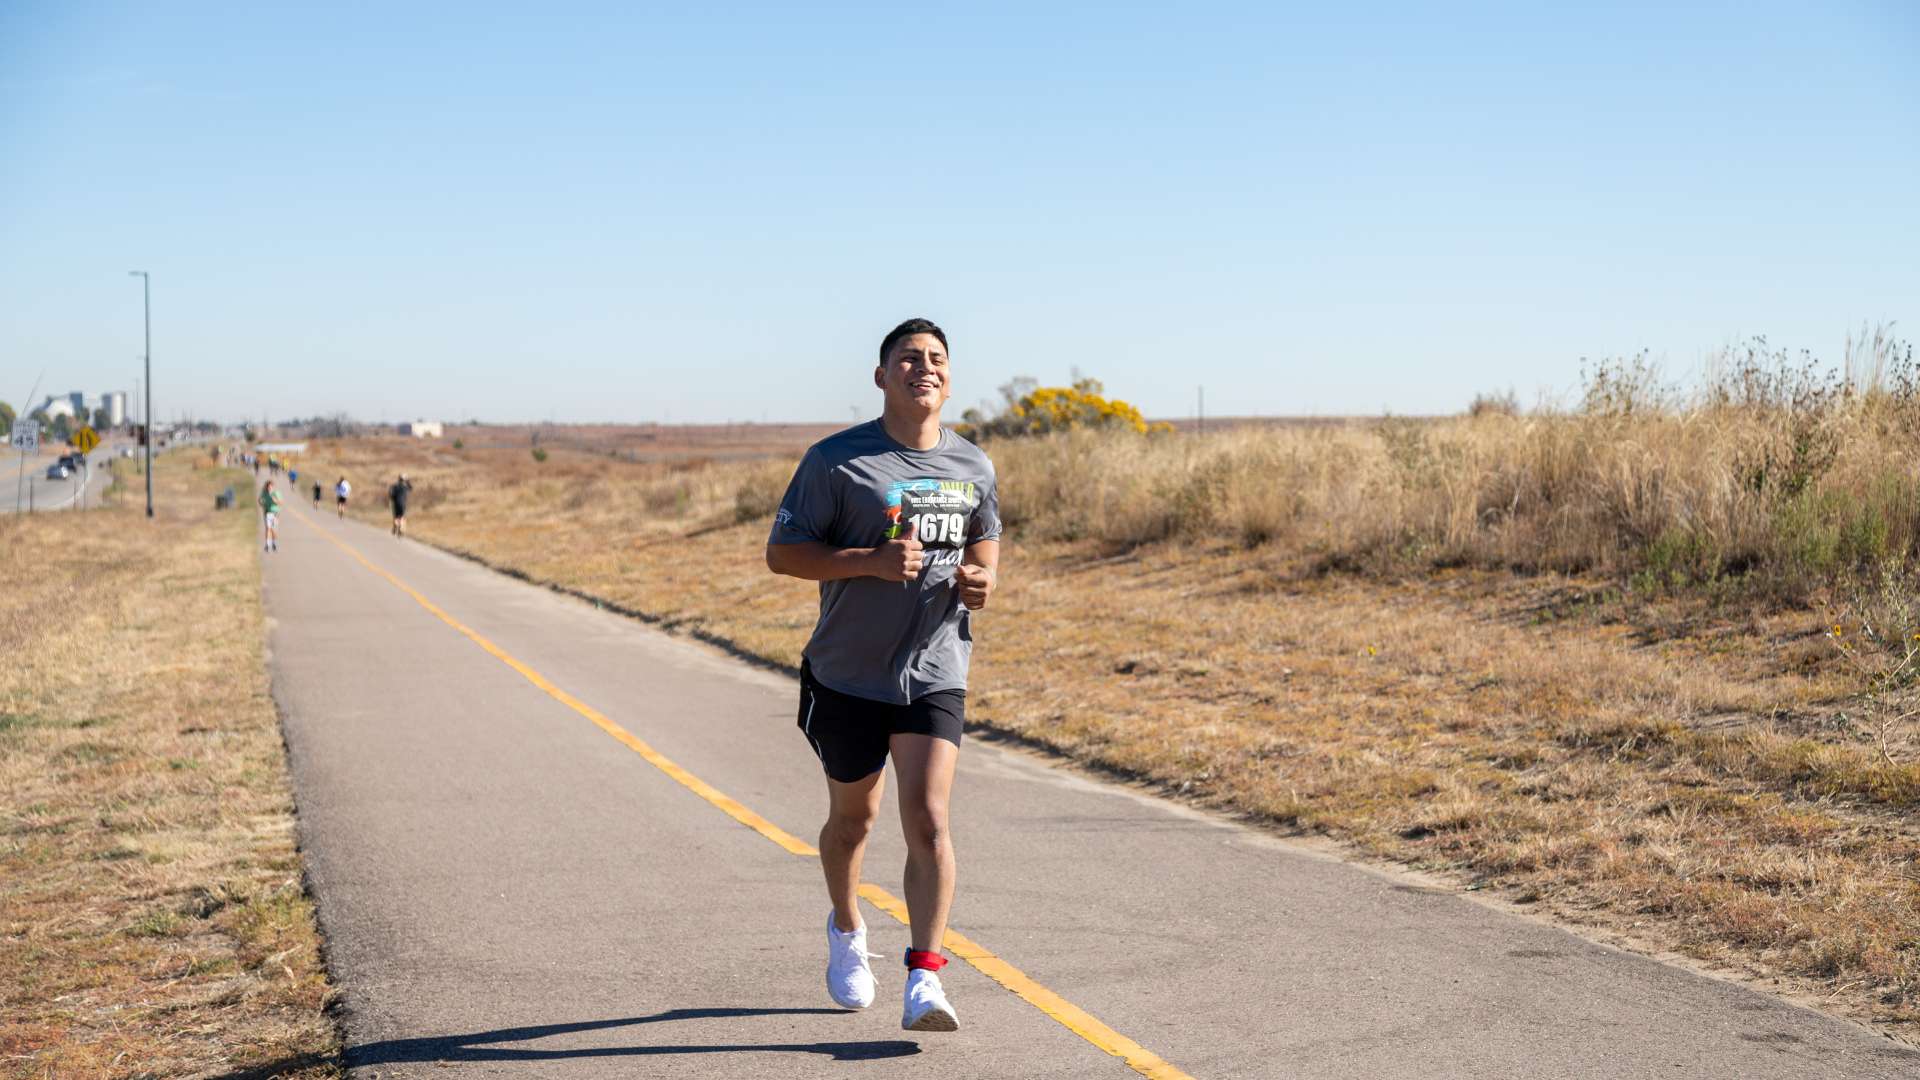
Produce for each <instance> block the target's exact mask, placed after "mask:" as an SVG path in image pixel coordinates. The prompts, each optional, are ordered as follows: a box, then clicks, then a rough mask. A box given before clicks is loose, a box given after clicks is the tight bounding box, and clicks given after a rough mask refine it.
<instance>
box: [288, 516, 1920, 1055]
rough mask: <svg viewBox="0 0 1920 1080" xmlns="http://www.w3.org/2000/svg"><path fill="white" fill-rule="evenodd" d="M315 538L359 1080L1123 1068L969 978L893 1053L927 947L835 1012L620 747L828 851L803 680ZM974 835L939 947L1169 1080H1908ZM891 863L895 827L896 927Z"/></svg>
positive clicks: (318, 671) (307, 597)
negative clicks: (820, 835) (1157, 1068)
mask: <svg viewBox="0 0 1920 1080" xmlns="http://www.w3.org/2000/svg"><path fill="white" fill-rule="evenodd" d="M293 507H294V508H293V509H292V510H291V511H290V513H289V515H288V517H289V519H290V520H289V521H288V522H287V523H286V524H285V525H283V527H282V535H283V537H284V539H283V541H282V544H283V547H282V550H281V551H280V553H278V554H277V555H271V556H267V557H266V572H265V579H266V596H267V606H268V611H269V614H270V616H271V619H272V630H271V634H272V638H271V649H272V666H273V682H274V694H275V697H276V699H277V701H278V703H279V705H280V707H281V709H282V711H283V714H284V717H285V725H286V734H287V741H288V745H289V748H290V754H291V762H292V768H293V776H294V781H295V788H296V793H297V798H298V805H299V824H300V835H301V840H302V843H303V846H304V848H305V851H306V855H307V860H308V866H309V869H310V872H311V875H312V881H313V885H314V887H315V889H316V892H317V895H318V897H319V903H320V914H321V920H322V924H323V929H324V930H325V932H326V935H327V939H328V945H329V957H330V961H331V963H332V966H333V971H334V973H335V975H336V976H337V977H338V978H339V979H340V980H341V983H342V985H343V988H344V997H345V1005H346V1010H345V1023H346V1028H347V1036H348V1044H349V1046H350V1051H349V1056H350V1062H351V1063H352V1065H353V1067H354V1074H355V1075H356V1076H366V1077H373V1076H379V1077H409V1076H414V1077H436V1078H437V1077H450V1076H514V1077H566V1078H576V1077H603V1076H604V1077H610V1076H650V1077H651V1076H669V1077H755V1078H764V1077H809V1076H833V1077H845V1076H875V1077H894V1076H907V1075H926V1076H937V1077H940V1078H941V1080H961V1078H973V1077H1111V1078H1116V1080H1117V1078H1121V1077H1127V1076H1132V1075H1134V1073H1133V1072H1130V1071H1129V1066H1128V1064H1127V1063H1126V1062H1125V1061H1123V1060H1122V1059H1121V1058H1119V1057H1115V1056H1112V1055H1110V1054H1109V1053H1108V1052H1106V1051H1105V1050H1103V1049H1101V1048H1100V1047H1098V1046H1096V1045H1094V1043H1092V1042H1089V1041H1088V1040H1087V1039H1084V1038H1082V1037H1081V1036H1080V1035H1077V1034H1075V1032H1074V1031H1071V1030H1069V1029H1068V1028H1067V1027H1065V1026H1063V1025H1062V1024H1061V1023H1059V1022H1056V1021H1055V1020H1054V1019H1052V1018H1050V1017H1049V1016H1048V1015H1047V1014H1046V1013H1043V1012H1042V1011H1041V1010H1040V1009H1039V1008H1037V1007H1035V1005H1033V1004H1030V1003H1029V1002H1028V1001H1027V1000H1023V998H1021V997H1019V996H1016V995H1015V994H1014V993H1013V992H1011V991H1009V990H1008V989H1006V988H1003V986H1001V985H999V984H997V983H995V982H993V981H990V980H989V978H988V977H987V976H986V975H984V974H982V972H981V970H978V969H976V968H975V967H972V966H968V965H966V964H962V963H955V964H954V965H953V966H952V967H949V968H948V969H947V972H948V978H947V979H946V980H945V981H946V983H947V986H948V988H949V992H950V994H951V996H952V998H953V1001H954V1003H955V1006H956V1007H957V1009H958V1010H959V1013H960V1017H961V1021H962V1029H961V1030H960V1031H959V1032H957V1033H954V1034H945V1035H941V1034H909V1033H905V1032H902V1031H901V1030H900V1029H899V1019H898V997H897V995H898V994H899V992H900V987H901V983H902V975H903V972H902V971H901V970H900V968H899V966H898V965H899V960H898V957H899V955H900V952H901V950H902V949H904V948H905V945H906V931H905V929H904V927H902V926H900V925H899V924H898V923H897V922H895V921H894V920H893V919H891V918H889V917H888V916H887V915H885V914H882V913H881V912H880V911H879V910H878V909H876V908H874V907H873V906H871V905H869V906H868V907H867V908H866V912H867V920H868V924H869V925H870V926H871V927H872V928H873V932H872V937H873V945H874V948H875V950H876V951H879V952H883V953H885V954H886V959H885V960H884V961H882V962H878V963H877V965H876V968H877V970H878V971H879V973H880V975H881V978H882V987H881V999H880V1002H879V1003H878V1004H876V1006H875V1007H874V1008H873V1009H871V1010H869V1011H867V1012H865V1013H843V1012H840V1011H839V1010H837V1009H835V1008H833V1007H832V1004H831V1002H830V1001H829V999H828V998H827V996H826V991H825V988H824V986H823V977H822V970H821V969H822V963H823V949H824V947H823V943H822V941H821V940H820V939H821V936H822V934H821V926H822V924H823V922H824V920H825V917H826V909H827V905H826V901H825V899H824V894H823V892H822V888H821V885H820V882H819V869H818V866H817V863H816V862H815V861H814V860H813V859H811V858H808V857H804V856H796V855H795V854H793V853H790V852H789V851H788V850H784V849H783V848H782V847H781V846H779V845H778V844H776V843H774V842H770V841H769V839H768V838H767V836H766V835H763V834H762V833H761V832H756V831H754V830H753V829H750V828H747V827H744V826H743V825H742V824H741V823H740V822H739V821H737V820H735V818H733V817H730V816H728V815H727V814H726V813H723V812H722V811H721V810H720V809H717V808H716V806H715V805H714V804H713V803H712V802H710V801H708V800H707V799H704V798H702V797H701V796H700V795H699V794H697V793H696V792H695V791H693V790H690V789H689V787H688V786H686V784H684V783H682V782H681V781H678V780H676V779H674V778H673V777H672V776H670V775H668V773H667V772H664V771H662V769H660V768H658V767H656V765H654V764H652V763H650V762H649V761H648V760H647V759H646V757H644V756H643V755H642V754H640V753H636V752H635V749H634V748H633V746H632V745H629V744H630V743H637V744H638V745H642V746H644V747H647V748H649V749H650V752H652V753H654V754H657V755H664V757H665V758H669V759H671V761H672V762H674V763H677V764H678V765H679V766H680V767H682V768H683V769H684V770H685V771H686V772H687V773H690V774H692V776H694V777H697V778H699V779H698V780H697V781H693V783H695V784H697V783H698V782H699V781H705V782H706V783H708V784H710V785H712V787H713V788H716V789H718V790H719V791H720V792H724V793H725V795H726V796H730V797H732V798H733V799H735V800H738V803H739V804H741V805H742V806H744V807H745V808H746V809H745V810H743V811H741V812H742V814H743V815H746V816H748V817H750V818H751V816H752V814H755V813H757V814H758V815H764V821H765V822H766V823H767V824H766V826H765V827H766V829H767V830H768V831H770V832H773V833H775V834H782V835H783V834H792V835H793V836H798V837H806V838H809V839H810V838H811V836H812V834H813V832H814V831H816V829H817V824H818V819H819V816H820V813H821V811H822V807H823V802H824V797H823V793H822V791H821V790H820V787H821V785H820V781H819V778H818V772H817V769H816V766H815V765H814V763H813V760H812V758H811V757H810V755H809V754H808V751H807V747H806V744H805V743H804V742H803V740H802V738H801V736H800V735H799V734H798V733H797V732H796V731H795V730H794V728H793V720H792V716H793V701H794V698H795V690H794V687H793V685H792V683H791V682H790V681H789V680H788V679H786V678H784V677H780V676H776V675H773V674H770V673H767V672H764V671H760V670H756V669H753V668H749V667H746V666H743V665H741V664H739V663H737V662H734V661H731V660H728V659H726V658H724V657H722V656H719V655H718V654H716V653H714V652H712V651H710V650H707V649H705V648H703V647H700V646H696V645H693V644H690V643H687V642H685V641H682V640H679V639H674V638H670V637H668V636H665V635H663V634H661V633H658V632H655V631H653V630H651V629H648V628H646V627H644V626H641V625H638V624H636V623H634V622H632V621H630V620H627V619H623V618H619V617H616V616H614V615H611V614H608V613H605V612H601V611H597V610H595V609H594V608H593V607H592V606H590V605H587V604H582V603H579V602H576V601H572V600H568V599H565V598H562V597H559V596H556V595H554V594H552V593H550V592H547V591H545V590H541V589H538V588H534V587H532V586H528V585H525V584H522V583H519V582H515V581H512V580H510V579H507V578H505V577H502V576H499V575H495V574H491V573H488V572H487V571H484V570H482V569H480V568H478V567H476V566H474V565H472V564H469V563H465V562H462V561H459V560H457V559H454V558H452V557H450V556H447V555H444V554H441V553H439V552H435V551H432V550H430V549H427V548H424V547H421V546H419V545H417V544H412V543H407V542H402V541H397V540H394V539H392V538H391V537H388V536H387V535H385V534H384V533H382V532H380V531H378V530H374V529H370V528H367V527H364V526H360V525H356V524H353V523H348V522H340V521H338V520H336V519H334V518H333V517H332V516H331V515H319V514H315V513H314V512H313V511H312V510H311V509H310V508H307V507H305V506H304V505H302V504H299V503H298V502H297V501H296V502H295V503H294V504H293ZM349 549H350V550H349ZM356 552H357V553H359V554H358V555H356V554H355V553H356ZM363 559H364V560H365V561H362V560H363ZM386 574H390V575H391V578H389V577H388V576H383V575H386ZM403 586H404V588H403ZM426 604H432V605H435V608H434V609H429V607H427V606H426ZM454 623H458V624H459V627H456V626H455V625H453V624H454ZM462 627H463V628H464V631H463V629H461V628H462ZM987 633H989V634H990V633H991V620H989V621H988V630H987ZM476 638H478V639H484V641H485V642H486V643H487V645H488V646H490V648H489V647H486V646H482V645H481V644H479V643H478V641H476ZM988 647H990V646H988ZM507 658H511V660H512V661H513V662H514V663H517V664H518V665H520V668H519V669H516V668H515V667H514V666H510V664H509V662H508V659H507ZM534 678H538V679H541V680H544V681H545V684H546V685H545V687H543V686H541V685H536V683H535V682H534V681H532V680H533V679H534ZM563 699H564V700H563ZM590 717H598V722H596V721H595V720H594V719H591V718H590ZM610 729H611V730H612V731H614V732H624V733H626V740H627V741H626V742H623V741H622V740H621V739H620V738H616V737H614V736H613V735H610V734H609V730H610ZM754 820H758V819H754ZM782 830H783V831H784V833H782ZM954 832H955V839H956V844H957V848H958V851H959V855H960V867H961V886H960V894H959V901H958V904H957V905H956V908H955V911H954V923H955V928H956V929H957V930H958V931H959V932H961V933H962V934H964V935H966V936H967V937H968V938H969V939H971V940H972V941H973V942H975V943H977V945H978V946H980V947H981V948H983V949H986V950H991V951H992V953H993V954H996V955H997V956H998V957H999V958H1000V960H1001V961H1003V962H1004V963H1005V964H1009V965H1012V966H1013V967H1015V968H1017V969H1019V971H1020V972H1024V974H1025V976H1027V977H1028V978H1030V980H1031V982H1032V985H1028V984H1025V983H1020V982H1019V981H1018V980H1016V979H1011V977H1009V981H1012V982H1014V983H1015V984H1016V985H1020V986H1022V987H1023V988H1025V989H1027V990H1028V991H1029V993H1030V996H1033V997H1035V998H1037V999H1039V1000H1041V1001H1042V1002H1048V1001H1049V1000H1050V999H1048V998H1046V997H1045V991H1051V992H1052V993H1053V994H1056V995H1058V998H1059V999H1063V1000H1064V1002H1065V1003H1067V1007H1077V1008H1078V1009H1080V1010H1084V1012H1085V1013H1086V1014H1089V1015H1090V1016H1091V1017H1093V1018H1096V1019H1097V1021H1098V1022H1104V1024H1105V1025H1108V1026H1109V1027H1110V1028H1111V1029H1112V1031H1113V1032H1116V1033H1117V1034H1118V1036H1121V1037H1125V1038H1127V1039H1130V1040H1133V1041H1134V1042H1136V1043H1137V1044H1138V1045H1139V1046H1140V1047H1143V1048H1144V1049H1145V1050H1146V1051H1148V1052H1151V1053H1152V1054H1154V1055H1158V1057H1159V1058H1161V1059H1164V1061H1165V1062H1166V1063H1168V1066H1167V1069H1166V1070H1165V1071H1163V1072H1161V1073H1159V1075H1164V1076H1180V1075H1189V1076H1194V1077H1301V1078H1342V1077H1354V1078H1361V1077H1364V1078H1369V1080H1375V1078H1400V1077H1408V1078H1411V1077H1421V1078H1435V1077H1530V1078H1545V1077H1741V1078H1746V1080H1755V1078H1768V1077H1779V1078H1793V1080H1807V1078H1816V1077H1894V1076H1907V1077H1912V1076H1915V1075H1920V1053H1916V1052H1914V1051H1912V1050H1909V1049H1905V1048H1902V1047H1899V1046H1897V1045H1895V1044H1892V1043H1889V1042H1888V1041H1886V1040H1884V1039H1881V1038H1878V1037H1876V1036H1874V1035H1872V1034H1871V1033H1869V1032H1866V1031H1864V1030H1862V1029H1860V1028H1858V1027H1855V1026H1853V1025H1850V1024H1847V1023H1843V1022H1840V1021H1837V1020H1832V1019H1829V1018H1826V1017H1823V1016H1821V1015H1818V1014H1816V1013H1813V1012H1811V1011H1808V1010H1805V1009H1801V1008H1798V1007H1795V1006H1792V1005H1788V1004H1785V1003H1782V1002H1779V1001H1776V1000H1774V999H1772V998H1769V997H1766V996H1763V995H1761V994H1758V993H1754V992H1751V991H1748V990H1746V989H1743V988H1740V987H1737V986H1733V985H1730V984H1728V983H1724V982H1719V981H1715V980H1711V979H1707V978H1703V977H1700V976H1697V975H1694V974H1690V973H1687V972H1685V971H1682V970H1679V969H1676V968H1672V967H1667V966H1664V965H1661V964H1659V963H1656V962H1654V961H1651V960H1648V959H1645V958H1641V957H1637V956H1633V955H1629V954H1626V953H1622V952H1619V951H1616V950H1613V949H1609V948H1605V947H1602V946H1598V945H1594V944H1590V943H1588V942H1585V941H1582V940H1581V939H1579V938H1576V937H1574V936H1572V935H1570V934H1567V933H1564V932H1562V931H1560V930H1557V929H1554V928H1552V927H1548V926H1543V925H1540V924H1538V923H1534V922H1531V921H1527V920H1525V919H1522V918H1520V917H1517V916H1514V915H1511V914H1508V913H1505V912H1501V911H1498V910H1495V909H1493V908H1491V907H1488V906H1485V905H1482V904H1478V903H1475V902H1473V901H1472V900H1470V899H1467V898H1465V897H1462V896H1457V895H1453V894H1451V893H1449V892H1447V891H1445V890H1438V889H1433V888H1430V887H1424V886H1420V885H1417V884H1411V883H1410V882H1409V879H1406V878H1401V877H1397V876H1394V875H1389V874H1384V873H1379V872H1375V871H1372V870H1369V869H1365V868H1361V867H1356V866H1352V865H1348V864H1345V863H1342V862H1339V861H1336V860H1334V859H1332V858H1329V857H1327V856H1324V855H1322V854H1317V853H1315V852H1313V851H1310V850H1307V849H1304V848H1301V847H1299V846H1295V845H1291V844H1289V843H1286V842H1284V841H1280V840H1276V839H1273V838H1270V837H1267V836H1263V835H1261V834H1260V833H1258V832H1255V831H1252V830H1249V829H1245V828H1241V827H1238V826H1235V825H1231V824H1227V823H1223V822H1219V821H1215V820H1212V819H1209V818H1207V817H1203V816H1201V815H1198V814H1196V813H1193V812H1190V811H1187V810H1185V809H1183V808H1180V807H1176V806H1172V805H1169V804H1166V803H1163V802H1160V801H1157V800H1154V799H1151V798H1147V797H1144V796H1140V795H1137V794H1134V793H1132V792H1130V791H1127V790H1124V789H1121V788H1118V787H1111V786H1107V785H1104V784H1100V783H1095V782H1092V781H1089V780H1086V779H1083V778H1080V777H1077V776H1075V775H1073V774H1070V773H1068V772H1065V771H1062V770H1059V769H1055V768H1052V767H1049V766H1047V765H1046V764H1045V763H1044V762H1041V761H1039V760H1037V759H1034V758H1032V757H1030V756H1027V755H1025V754H1023V753H1020V752H1016V751H1011V750H1006V749H1001V748H997V747H994V746H990V745H986V744H984V743H983V742H981V741H978V740H970V741H969V743H968V746H967V748H966V751H965V753H963V755H962V758H961V770H960V778H959V781H958V786H957V792H956V820H955V825H954ZM902 858H903V852H902V849H901V847H900V844H899V841H898V829H897V827H891V828H887V829H883V830H882V831H881V835H880V837H879V838H878V839H877V840H876V842H875V845H874V850H873V851H872V853H871V857H870V858H869V860H868V876H869V878H870V879H871V880H872V881H874V882H875V883H876V884H877V885H878V886H879V887H881V888H883V889H885V890H887V892H889V893H890V894H891V895H893V896H898V895H900V894H901V890H900V884H899V875H900V869H899V868H900V864H901V860H902ZM981 965H982V966H983V967H985V968H989V969H994V970H999V969H998V968H997V967H996V965H995V964H994V963H993V962H991V961H988V960H982V961H981ZM1001 974H1002V975H1003V977H1004V976H1005V972H1001ZM1036 986H1037V987H1039V988H1041V989H1039V990H1037V991H1036V990H1035V987H1036ZM1055 1011H1060V1007H1059V1006H1055ZM1141 1060H1143V1061H1144V1060H1145V1059H1141Z"/></svg>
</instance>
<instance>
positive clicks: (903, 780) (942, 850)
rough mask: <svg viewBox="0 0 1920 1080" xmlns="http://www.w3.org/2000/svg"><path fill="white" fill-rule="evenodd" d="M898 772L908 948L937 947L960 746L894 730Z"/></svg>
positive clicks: (947, 885) (946, 904) (949, 874)
mask: <svg viewBox="0 0 1920 1080" xmlns="http://www.w3.org/2000/svg"><path fill="white" fill-rule="evenodd" d="M889 747H890V749H891V751H892V753H893V769H894V772H896V773H898V774H899V777H900V828H901V831H902V832H903V833H904V834H905V835H906V841H907V874H906V882H905V884H906V887H907V915H908V917H909V919H910V920H911V921H912V924H913V926H912V929H913V947H914V948H915V949H916V950H919V951H922V952H938V951H940V944H941V942H942V941H943V940H944V939H945V938H946V936H947V911H948V909H949V908H951V907H952V906H953V882H954V877H955V868H954V860H953V838H952V836H951V835H950V834H949V833H948V831H947V802H948V800H949V799H950V798H951V796H952V794H953V769H954V765H955V764H957V763H958V762H959V760H960V748H959V747H957V746H955V745H953V744H952V743H950V742H948V741H947V740H945V739H941V738H936V737H935V736H932V735H895V736H894V737H893V738H892V740H891V741H890V743H889Z"/></svg>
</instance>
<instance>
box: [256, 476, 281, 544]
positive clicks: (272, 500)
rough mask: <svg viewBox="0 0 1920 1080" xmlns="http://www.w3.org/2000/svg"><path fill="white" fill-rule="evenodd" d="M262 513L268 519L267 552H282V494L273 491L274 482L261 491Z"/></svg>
mask: <svg viewBox="0 0 1920 1080" xmlns="http://www.w3.org/2000/svg"><path fill="white" fill-rule="evenodd" d="M260 513H261V514H263V515H264V516H265V518H266V525H267V550H268V551H279V550H280V493H279V492H277V491H275V490H273V481H271V480H269V481H267V486H266V487H263V488H261V489H260Z"/></svg>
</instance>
